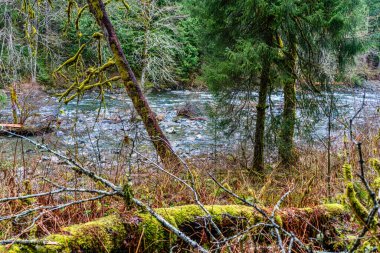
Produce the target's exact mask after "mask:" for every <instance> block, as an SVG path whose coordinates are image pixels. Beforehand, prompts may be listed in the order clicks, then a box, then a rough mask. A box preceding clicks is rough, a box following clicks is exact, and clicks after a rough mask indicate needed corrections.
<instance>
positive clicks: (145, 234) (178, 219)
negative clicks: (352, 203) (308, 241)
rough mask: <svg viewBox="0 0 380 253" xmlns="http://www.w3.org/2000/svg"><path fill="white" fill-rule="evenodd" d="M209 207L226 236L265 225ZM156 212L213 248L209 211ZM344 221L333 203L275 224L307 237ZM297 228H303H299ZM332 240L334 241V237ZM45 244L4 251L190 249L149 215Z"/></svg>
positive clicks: (65, 233)
mask: <svg viewBox="0 0 380 253" xmlns="http://www.w3.org/2000/svg"><path fill="white" fill-rule="evenodd" d="M206 208H207V210H209V212H210V213H211V215H212V216H213V218H214V221H215V223H216V224H218V226H219V227H220V228H221V230H222V232H223V234H224V235H225V236H231V235H233V234H234V233H236V232H237V231H240V230H241V229H244V228H246V227H247V226H251V225H253V224H257V223H259V222H263V221H264V219H263V218H262V217H261V216H260V215H259V214H258V213H257V212H255V211H254V210H253V208H250V207H247V206H240V205H226V206H220V205H215V206H206ZM268 211H269V210H268ZM156 212H157V213H159V214H160V215H162V216H163V217H164V218H165V219H166V220H167V221H169V222H170V223H171V224H173V225H174V226H176V227H178V228H180V229H181V231H183V232H184V233H186V234H187V235H188V236H190V237H191V238H193V239H194V240H197V241H198V242H199V243H201V244H202V245H205V247H210V246H211V245H209V244H208V239H209V238H208V234H207V233H206V232H205V231H206V229H205V227H208V228H210V229H209V232H210V231H211V233H212V227H211V225H210V224H207V219H206V218H205V215H204V212H203V211H202V210H201V209H200V208H199V207H198V206H195V205H188V206H179V207H172V208H160V209H156ZM345 218H347V212H346V211H345V209H344V208H343V206H341V205H337V204H333V205H321V206H316V207H313V208H304V209H286V210H282V211H281V212H279V213H278V216H277V217H276V220H277V222H278V223H279V224H280V225H281V226H283V227H284V228H286V229H289V230H291V231H293V232H295V233H296V234H298V235H299V233H298V232H297V231H299V230H300V231H302V233H304V232H305V231H311V230H316V231H318V230H319V232H320V231H322V232H326V231H330V230H332V228H331V227H333V224H335V223H336V222H337V221H339V220H340V221H342V220H344V219H345ZM294 226H299V228H300V229H299V230H298V229H297V227H294ZM256 232H257V233H262V232H263V231H260V232H258V231H256ZM314 234H315V232H310V233H309V234H307V236H314ZM329 235H330V237H331V236H333V235H332V234H331V233H330V234H329ZM302 236H304V234H303V235H302ZM41 241H42V242H44V244H42V245H41V244H40V245H37V244H36V245H21V244H13V245H12V246H8V247H7V246H0V252H1V253H5V252H9V253H20V252H30V253H32V252H33V253H37V252H38V253H40V252H41V253H42V252H43V253H50V252H67V253H68V252H137V251H136V249H140V251H139V252H169V249H170V248H172V247H173V246H175V245H176V247H177V248H180V247H186V245H184V244H182V243H181V242H180V241H179V240H178V238H176V237H175V236H174V235H173V234H172V233H170V232H169V231H167V230H166V229H165V228H163V227H162V226H161V224H160V223H159V222H158V221H157V220H156V219H155V218H153V217H152V216H151V215H150V214H149V213H142V212H136V213H134V214H132V215H128V216H120V215H111V216H107V217H104V218H100V219H97V220H95V221H92V222H88V223H84V224H80V225H73V226H69V227H67V228H63V229H62V232H61V233H59V234H53V235H49V236H47V237H45V238H43V239H41Z"/></svg>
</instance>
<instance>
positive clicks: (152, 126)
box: [87, 0, 180, 167]
mask: <svg viewBox="0 0 380 253" xmlns="http://www.w3.org/2000/svg"><path fill="white" fill-rule="evenodd" d="M87 2H88V5H89V7H90V11H91V13H92V14H93V15H94V17H95V19H96V21H97V23H98V24H99V26H100V27H102V29H103V30H104V33H105V34H106V35H108V36H107V37H108V43H109V46H110V48H111V51H112V53H113V56H114V58H115V61H116V66H117V68H118V70H119V73H120V76H121V78H122V80H123V82H124V86H125V88H126V91H127V94H128V96H129V97H130V98H131V100H132V103H133V106H134V108H135V109H136V111H137V113H138V114H139V115H140V117H141V118H142V121H143V123H144V125H145V128H146V130H147V132H148V134H149V137H150V139H151V141H152V143H153V145H154V147H155V149H156V151H157V154H158V155H159V156H160V158H161V160H162V162H163V163H164V164H165V165H166V166H168V165H172V166H175V167H177V166H178V165H179V164H180V163H179V159H178V158H177V156H176V155H175V154H174V152H173V151H172V148H171V146H170V143H169V141H168V139H167V138H166V136H165V134H164V133H163V131H162V130H161V128H160V126H159V125H158V121H157V119H156V117H155V114H154V112H153V111H152V110H151V109H150V107H149V104H148V101H147V100H146V98H145V97H144V94H143V93H142V90H141V88H140V86H139V84H138V82H137V79H136V77H135V75H134V73H133V71H132V69H131V67H130V65H129V63H128V61H127V59H126V57H125V55H124V52H123V50H122V48H121V45H120V42H119V40H118V38H117V35H116V32H115V29H114V27H113V25H112V23H111V21H110V19H109V17H108V14H107V12H106V10H105V6H104V3H103V1H102V0H87Z"/></svg>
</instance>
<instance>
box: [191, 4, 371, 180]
mask: <svg viewBox="0 0 380 253" xmlns="http://www.w3.org/2000/svg"><path fill="white" fill-rule="evenodd" d="M197 5H198V6H199V8H198V13H200V14H199V16H200V17H201V19H202V20H203V21H204V23H205V26H206V29H205V31H206V34H205V37H206V40H207V45H208V47H207V52H208V56H209V57H208V61H207V64H206V65H207V67H206V77H207V78H206V79H207V80H208V82H209V83H210V86H211V88H212V90H214V91H216V92H217V93H224V94H233V92H232V91H239V92H241V91H247V92H248V93H250V92H252V90H253V89H255V88H256V87H258V90H259V91H258V93H259V99H258V103H257V107H256V108H257V117H256V126H255V134H254V135H255V137H254V138H252V139H253V142H254V157H253V165H252V168H251V169H250V171H251V172H259V173H261V172H262V171H263V169H264V134H265V120H266V108H267V97H268V90H269V89H270V88H272V86H275V85H277V86H278V85H279V84H281V85H282V87H283V89H284V108H283V114H282V122H281V125H282V126H281V130H280V141H279V143H278V146H279V153H280V157H281V159H282V160H283V163H284V164H285V165H290V164H292V163H294V161H295V160H296V159H295V156H294V154H295V152H294V131H295V121H296V104H297V103H296V83H297V82H304V83H306V84H308V86H309V88H311V89H316V87H315V85H314V82H315V81H319V82H327V81H332V79H335V78H338V77H339V76H340V74H341V73H342V72H341V71H342V70H343V69H344V67H345V66H346V65H347V63H349V62H350V60H352V59H353V56H354V55H355V54H356V53H357V52H358V51H359V50H360V49H362V42H361V41H360V40H359V39H358V36H357V32H358V28H359V26H360V25H361V24H362V22H363V20H364V18H365V13H366V5H365V3H364V1H353V0H350V1H345V0H334V1H331V0H323V1H297V0H276V1H267V0H255V1H249V0H237V1H220V0H211V1H209V0H208V1H206V0H204V1H201V2H200V3H199V1H198V2H197ZM249 47H251V49H252V50H250V49H249ZM327 54H328V55H329V56H332V57H329V58H331V59H333V65H334V66H336V70H335V71H334V72H333V76H332V77H331V78H327V72H326V69H325V68H324V66H323V62H325V61H326V57H325V56H326V55H327ZM248 97H249V98H251V96H248Z"/></svg>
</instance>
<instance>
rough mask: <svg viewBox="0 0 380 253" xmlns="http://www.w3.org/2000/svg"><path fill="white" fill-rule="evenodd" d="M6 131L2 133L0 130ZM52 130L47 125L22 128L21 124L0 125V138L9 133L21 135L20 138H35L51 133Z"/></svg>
mask: <svg viewBox="0 0 380 253" xmlns="http://www.w3.org/2000/svg"><path fill="white" fill-rule="evenodd" d="M3 129H4V130H6V131H2V130H3ZM52 131H53V129H52V127H51V126H50V124H49V125H47V126H38V127H35V126H24V125H22V124H0V136H7V135H9V132H11V133H14V134H18V135H22V136H37V135H42V134H45V133H50V132H52Z"/></svg>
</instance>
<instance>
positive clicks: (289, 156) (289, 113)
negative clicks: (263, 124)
mask: <svg viewBox="0 0 380 253" xmlns="http://www.w3.org/2000/svg"><path fill="white" fill-rule="evenodd" d="M286 61H287V62H286V63H285V66H286V72H287V73H286V74H287V78H286V80H285V83H284V88H283V91H284V108H283V113H282V124H281V133H280V138H281V139H280V145H279V154H280V158H281V162H282V164H283V165H284V166H292V165H294V164H295V162H296V160H297V158H296V152H295V145H294V130H295V122H296V106H297V98H296V80H297V78H296V61H297V47H296V44H295V43H294V42H291V44H290V50H289V52H288V57H287V58H286Z"/></svg>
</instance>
